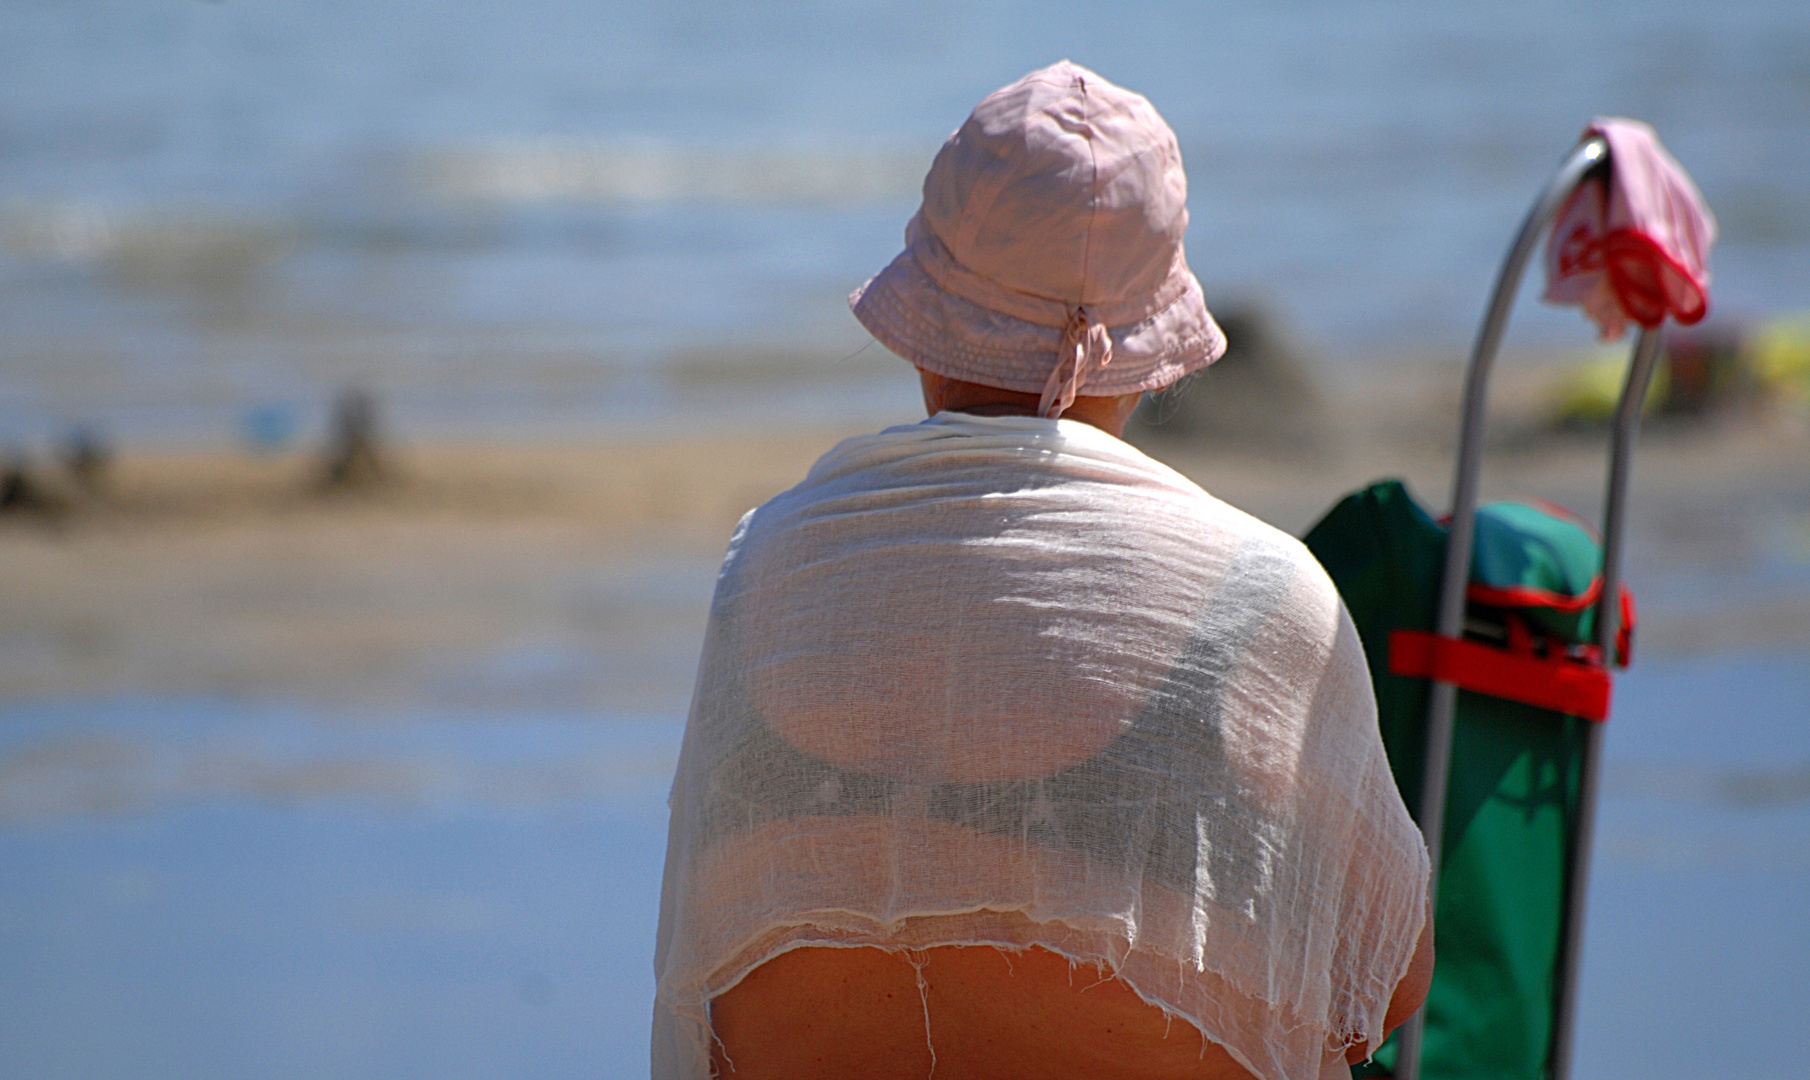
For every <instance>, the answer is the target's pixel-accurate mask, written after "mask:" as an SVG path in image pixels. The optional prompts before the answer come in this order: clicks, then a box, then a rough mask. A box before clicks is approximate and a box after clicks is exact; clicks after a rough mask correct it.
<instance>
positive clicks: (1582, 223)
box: [1545, 117, 1716, 341]
mask: <svg viewBox="0 0 1810 1080" xmlns="http://www.w3.org/2000/svg"><path fill="white" fill-rule="evenodd" d="M1594 136H1601V137H1602V138H1603V140H1604V141H1605V142H1606V143H1608V146H1609V168H1608V183H1607V185H1606V186H1605V184H1604V182H1603V180H1602V179H1601V178H1600V177H1599V176H1595V175H1592V176H1591V177H1589V178H1588V179H1586V180H1585V181H1584V182H1583V183H1580V184H1579V185H1578V186H1577V189H1576V190H1574V191H1573V192H1572V193H1571V197H1570V198H1569V199H1567V200H1566V201H1565V205H1564V207H1563V208H1562V209H1561V210H1560V211H1559V214H1558V217H1557V219H1556V220H1555V222H1554V224H1553V227H1552V235H1551V237H1549V238H1548V240H1547V242H1546V295H1545V299H1546V300H1547V301H1549V302H1551V303H1555V304H1578V305H1580V306H1582V307H1583V309H1584V313H1585V314H1586V315H1588V316H1589V317H1590V318H1591V319H1593V320H1595V322H1596V324H1597V326H1598V327H1600V328H1601V330H1602V338H1603V340H1604V341H1614V340H1615V339H1616V338H1619V337H1621V336H1622V334H1623V332H1625V331H1626V330H1627V326H1628V323H1629V321H1633V322H1637V323H1639V324H1640V325H1642V326H1645V327H1655V326H1658V325H1659V324H1660V323H1662V322H1664V321H1665V317H1666V316H1667V315H1670V316H1672V317H1673V318H1675V319H1677V320H1678V321H1679V322H1680V323H1683V324H1685V325H1687V326H1688V325H1690V324H1691V323H1694V322H1697V321H1698V320H1700V319H1702V318H1703V316H1704V313H1705V312H1707V311H1708V310H1709V248H1710V245H1711V244H1713V243H1715V242H1716V219H1715V217H1714V216H1712V215H1711V214H1710V212H1709V208H1708V207H1707V206H1706V205H1704V202H1703V195H1702V193H1701V192H1699V191H1698V190H1697V185H1696V184H1694V183H1692V182H1691V178H1690V175H1689V174H1688V173H1686V172H1685V171H1684V167H1683V166H1681V165H1679V164H1678V162H1677V160H1676V159H1674V158H1673V157H1672V155H1671V154H1669V153H1667V152H1666V149H1665V147H1664V146H1662V145H1660V142H1659V136H1657V135H1656V134H1654V132H1653V129H1652V128H1651V127H1649V126H1647V125H1646V124H1643V123H1641V122H1640V121H1638V120H1625V119H1622V118H1620V117H1598V118H1596V119H1595V120H1594V121H1592V122H1591V124H1590V126H1589V128H1587V129H1586V130H1585V131H1584V138H1586V139H1589V138H1592V137H1594Z"/></svg>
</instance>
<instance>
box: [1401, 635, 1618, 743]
mask: <svg viewBox="0 0 1810 1080" xmlns="http://www.w3.org/2000/svg"><path fill="white" fill-rule="evenodd" d="M1389 673H1390V674H1391V675H1408V676H1412V677H1414V678H1418V679H1437V680H1438V681H1440V682H1445V683H1451V684H1453V685H1454V686H1458V687H1462V688H1463V689H1465V690H1472V691H1475V692H1477V693H1479V694H1488V695H1489V696H1490V697H1498V698H1505V699H1507V700H1509V701H1519V702H1521V703H1523V704H1526V705H1532V706H1534V707H1535V708H1540V709H1551V710H1552V711H1554V712H1561V713H1567V714H1569V715H1571V716H1581V717H1583V718H1584V719H1586V720H1599V721H1600V720H1604V719H1607V718H1608V716H1609V673H1608V672H1607V671H1605V670H1603V668H1602V667H1601V666H1600V665H1598V664H1592V663H1586V662H1583V661H1579V660H1573V659H1570V658H1568V657H1564V656H1558V657H1554V658H1544V657H1536V656H1517V655H1515V654H1514V653H1510V652H1504V651H1503V650H1501V649H1496V648H1491V647H1490V646H1488V645H1485V644H1482V643H1481V642H1476V641H1454V640H1453V639H1451V638H1444V637H1440V636H1439V635H1437V634H1429V633H1426V632H1425V631H1421V630H1397V631H1395V632H1394V633H1392V634H1390V635H1389Z"/></svg>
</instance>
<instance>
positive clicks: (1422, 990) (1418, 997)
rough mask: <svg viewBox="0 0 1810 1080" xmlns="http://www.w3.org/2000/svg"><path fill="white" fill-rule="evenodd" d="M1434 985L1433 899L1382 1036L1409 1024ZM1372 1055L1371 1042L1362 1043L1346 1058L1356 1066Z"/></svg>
mask: <svg viewBox="0 0 1810 1080" xmlns="http://www.w3.org/2000/svg"><path fill="white" fill-rule="evenodd" d="M1432 985H1433V901H1432V900H1431V899H1429V900H1428V901H1427V921H1426V922H1425V923H1424V924H1422V925H1421V928H1420V940H1419V941H1417V942H1415V944H1414V956H1413V958H1412V959H1410V960H1409V961H1408V973H1407V974H1406V975H1403V976H1402V980H1401V982H1399V983H1397V984H1396V985H1395V994H1394V995H1393V996H1392V997H1390V998H1389V1008H1388V1009H1386V1010H1385V1011H1384V1012H1383V1038H1385V1039H1387V1038H1388V1037H1389V1033H1390V1032H1391V1031H1394V1030H1395V1029H1396V1028H1398V1027H1400V1026H1402V1025H1403V1024H1405V1023H1407V1021H1408V1017H1410V1016H1413V1015H1414V1010H1415V1009H1418V1008H1420V1004H1421V1002H1423V1001H1425V1000H1427V990H1428V989H1429V988H1430V987H1431V986H1432ZM1369 1056H1370V1044H1369V1043H1368V1042H1361V1043H1359V1044H1357V1045H1356V1046H1354V1047H1352V1048H1351V1049H1350V1050H1347V1051H1346V1052H1345V1060H1346V1061H1347V1062H1349V1063H1350V1064H1353V1065H1356V1064H1357V1063H1358V1062H1360V1061H1363V1060H1364V1059H1365V1058H1368V1057H1369Z"/></svg>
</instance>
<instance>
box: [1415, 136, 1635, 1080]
mask: <svg viewBox="0 0 1810 1080" xmlns="http://www.w3.org/2000/svg"><path fill="white" fill-rule="evenodd" d="M1608 155H1609V146H1608V144H1607V143H1606V142H1604V141H1603V140H1602V139H1601V138H1600V137H1598V138H1591V139H1586V140H1585V141H1584V142H1582V143H1581V144H1579V145H1578V146H1577V148H1576V149H1574V150H1572V151H1571V153H1570V154H1569V155H1568V156H1567V157H1566V158H1565V160H1564V162H1563V163H1562V164H1561V165H1560V166H1559V169H1558V171H1557V172H1556V173H1554V174H1553V176H1552V179H1551V180H1549V181H1547V183H1546V187H1545V188H1544V189H1543V190H1542V191H1541V192H1540V194H1539V197H1538V198H1536V199H1534V203H1533V206H1532V207H1530V208H1529V209H1528V211H1527V217H1526V218H1524V219H1523V220H1522V222H1521V229H1520V231H1519V232H1517V233H1516V234H1515V239H1514V243H1513V244H1511V245H1509V249H1508V258H1507V259H1506V260H1504V261H1503V263H1502V270H1501V272H1500V273H1498V274H1497V275H1496V287H1495V290H1494V291H1493V292H1492V293H1491V294H1490V302H1489V309H1488V311H1487V312H1486V313H1485V315H1484V317H1483V326H1482V328H1481V329H1480V330H1478V332H1477V342H1476V344H1475V345H1474V346H1473V347H1472V349H1471V361H1470V366H1469V368H1468V369H1466V372H1465V378H1464V411H1463V414H1462V415H1463V419H1462V421H1461V423H1460V427H1459V433H1458V469H1457V474H1456V476H1455V478H1454V479H1453V483H1452V528H1451V532H1450V534H1449V535H1448V537H1447V540H1446V553H1445V567H1444V570H1443V572H1442V574H1441V576H1440V581H1439V614H1438V617H1437V618H1436V619H1435V621H1434V624H1433V630H1434V632H1435V633H1437V634H1439V635H1440V636H1441V637H1448V638H1454V639H1456V638H1459V637H1461V636H1463V631H1464V592H1465V583H1466V581H1467V580H1468V579H1469V577H1470V570H1471V536H1472V531H1473V520H1472V519H1473V516H1474V514H1475V513H1476V509H1477V481H1478V477H1479V475H1480V474H1481V472H1482V466H1483V419H1484V408H1485V406H1486V405H1487V404H1488V400H1489V376H1490V369H1491V367H1492V366H1493V365H1494V364H1495V361H1496V353H1497V351H1498V350H1499V349H1500V348H1501V346H1502V334H1503V331H1505V330H1506V329H1507V328H1508V316H1509V313H1510V312H1511V311H1512V310H1514V306H1515V294H1516V293H1517V292H1518V291H1519V290H1520V287H1521V278H1522V276H1523V275H1524V274H1525V273H1526V271H1527V261H1528V259H1530V258H1532V256H1533V253H1534V249H1536V248H1537V247H1539V245H1540V240H1541V239H1542V237H1543V236H1544V234H1545V232H1546V229H1547V227H1548V226H1549V225H1551V224H1552V219H1553V218H1554V216H1556V215H1557V214H1558V211H1559V206H1560V205H1561V204H1562V203H1563V202H1564V201H1565V199H1566V197H1567V196H1569V195H1570V194H1571V191H1572V189H1573V188H1575V187H1576V186H1577V184H1578V181H1579V180H1581V179H1583V176H1584V174H1585V173H1587V172H1589V171H1590V170H1591V169H1593V168H1595V167H1597V166H1598V165H1600V164H1602V163H1603V162H1605V161H1607V160H1608ZM1636 415H1637V416H1638V415H1639V414H1638V412H1637V413H1636ZM1457 702H1458V688H1457V687H1456V686H1454V685H1452V684H1451V683H1447V682H1439V681H1435V682H1434V683H1433V685H1432V687H1431V689H1430V693H1429V695H1428V702H1427V746H1426V759H1425V764H1424V768H1423V770H1422V773H1421V788H1420V831H1421V835H1422V837H1423V838H1424V839H1425V840H1426V844H1427V855H1428V857H1429V858H1430V859H1431V861H1432V866H1433V873H1432V878H1431V880H1430V881H1429V882H1428V885H1427V889H1428V894H1429V898H1430V900H1431V901H1432V902H1434V903H1437V900H1438V891H1439V865H1440V855H1441V852H1440V844H1441V840H1442V839H1443V837H1444V832H1445V797H1446V777H1447V773H1448V772H1449V770H1450V766H1451V759H1452V721H1453V711H1454V709H1455V707H1456V705H1457ZM1425 1028H1426V1010H1425V1008H1424V1007H1423V1008H1422V1009H1421V1010H1420V1011H1418V1012H1416V1013H1415V1014H1414V1015H1413V1016H1412V1017H1411V1018H1409V1020H1408V1022H1407V1023H1405V1024H1403V1025H1402V1029H1401V1034H1400V1037H1399V1038H1400V1041H1399V1042H1398V1044H1397V1045H1398V1050H1397V1057H1396V1066H1395V1075H1396V1077H1397V1078H1398V1080H1419V1076H1420V1044H1421V1035H1422V1033H1423V1032H1424V1031H1425Z"/></svg>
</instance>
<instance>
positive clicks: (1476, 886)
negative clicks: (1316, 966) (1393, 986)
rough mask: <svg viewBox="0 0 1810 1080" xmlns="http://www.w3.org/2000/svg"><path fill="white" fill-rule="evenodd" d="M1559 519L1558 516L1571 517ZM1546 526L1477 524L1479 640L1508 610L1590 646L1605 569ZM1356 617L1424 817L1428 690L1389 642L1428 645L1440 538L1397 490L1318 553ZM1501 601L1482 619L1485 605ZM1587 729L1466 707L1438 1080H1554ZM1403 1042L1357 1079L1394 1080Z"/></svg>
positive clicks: (1470, 616) (1441, 967)
mask: <svg viewBox="0 0 1810 1080" xmlns="http://www.w3.org/2000/svg"><path fill="white" fill-rule="evenodd" d="M1561 513H1562V512H1561ZM1561 513H1554V512H1552V509H1547V508H1541V507H1534V506H1526V505H1523V504H1519V503H1496V504H1491V505H1489V506H1485V507H1482V508H1480V509H1479V510H1478V512H1477V526H1476V531H1475V537H1476V540H1475V545H1474V547H1473V557H1472V583H1473V589H1472V595H1473V598H1474V599H1473V601H1472V603H1471V605H1470V606H1469V608H1468V610H1467V625H1470V624H1472V623H1478V624H1481V625H1482V626H1483V627H1485V629H1486V630H1487V628H1488V627H1489V626H1490V625H1492V624H1494V623H1500V622H1501V620H1502V619H1504V618H1506V617H1508V616H1507V612H1508V611H1509V610H1511V609H1512V610H1513V612H1514V614H1515V615H1516V616H1519V617H1521V618H1524V619H1525V620H1526V623H1527V624H1528V625H1529V626H1531V627H1533V628H1534V629H1536V631H1537V632H1538V633H1539V634H1541V635H1551V636H1554V637H1557V638H1559V639H1561V640H1562V641H1563V642H1565V643H1568V644H1583V643H1585V642H1587V640H1588V635H1589V632H1590V618H1591V611H1590V605H1589V604H1588V603H1586V602H1583V601H1586V600H1589V599H1593V597H1594V592H1593V589H1594V588H1595V587H1596V584H1597V582H1598V580H1599V579H1598V578H1597V574H1598V567H1599V564H1600V562H1601V554H1600V548H1599V545H1598V544H1597V543H1596V541H1595V539H1594V537H1592V536H1591V535H1590V533H1589V531H1588V530H1587V529H1585V528H1584V527H1583V526H1581V525H1580V524H1579V523H1577V522H1576V521H1575V520H1573V519H1570V518H1569V517H1568V516H1561ZM1306 542H1307V546H1308V548H1309V549H1310V550H1312V551H1313V553H1314V555H1315V556H1316V557H1318V558H1319V560H1320V562H1321V563H1322V564H1323V565H1324V566H1325V567H1326V570H1327V572H1328V573H1329V574H1330V575H1331V576H1332V580H1333V582H1334V583H1335V584H1336V585H1337V586H1338V589H1339V593H1340V594H1341V595H1342V596H1343V597H1344V600H1345V604H1346V606H1347V607H1348V608H1350V610H1351V615H1352V619H1353V620H1354V621H1355V622H1356V625H1357V630H1358V634H1359V636H1360V637H1361V638H1362V639H1363V642H1364V650H1365V653H1366V654H1367V656H1368V659H1369V664H1370V674H1371V678H1372V680H1373V682H1374V684H1375V687H1376V698H1377V710H1378V718H1379V722H1380V724H1381V727H1382V735H1383V743H1384V746H1385V747H1386V748H1387V750H1388V753H1389V762H1390V767H1391V769H1392V770H1393V772H1394V774H1395V782H1396V785H1397V786H1398V787H1399V789H1400V790H1401V794H1402V798H1403V800H1404V801H1405V802H1406V803H1407V804H1408V809H1409V811H1410V812H1411V813H1413V814H1415V815H1416V817H1418V816H1419V811H1420V807H1419V805H1418V803H1419V799H1420V789H1421V773H1422V759H1423V757H1424V755H1425V747H1426V730H1425V727H1426V711H1427V695H1428V688H1429V684H1428V683H1427V682H1426V681H1425V680H1424V679H1418V678H1408V677H1404V676H1398V675H1391V674H1390V673H1389V634H1390V632H1391V631H1393V630H1398V629H1410V630H1431V629H1432V627H1433V623H1434V618H1435V611H1436V608H1437V606H1438V593H1439V576H1440V573H1441V572H1442V569H1443V566H1444V560H1445V542H1446V529H1445V527H1444V526H1442V525H1441V524H1440V523H1439V522H1437V521H1435V520H1433V518H1432V517H1431V516H1429V515H1428V514H1427V513H1426V511H1424V510H1423V509H1421V508H1420V507H1419V506H1418V505H1417V504H1416V503H1415V502H1414V500H1413V499H1412V497H1410V496H1409V495H1408V493H1407V491H1406V489H1404V488H1403V487H1402V485H1401V483H1400V482H1399V481H1385V482H1382V483H1378V484H1374V485H1372V486H1370V487H1368V488H1365V489H1364V490H1362V491H1359V492H1356V493H1354V494H1352V495H1349V496H1347V497H1346V498H1345V499H1344V500H1343V501H1342V502H1340V503H1339V504H1338V505H1337V506H1336V507H1334V508H1333V509H1332V511H1331V512H1329V513H1328V514H1327V515H1326V517H1325V518H1323V519H1322V520H1321V521H1320V523H1319V524H1317V525H1315V526H1314V528H1313V529H1312V531H1310V532H1309V533H1308V535H1307V539H1306ZM1479 596H1481V597H1483V598H1485V599H1487V600H1490V601H1499V602H1500V606H1496V607H1492V606H1490V605H1487V604H1480V603H1478V602H1477V599H1475V598H1476V597H1479ZM1587 723H1589V721H1586V720H1580V719H1578V718H1577V717H1573V716H1566V715H1562V714H1559V713H1554V712H1549V711H1546V710H1543V709H1538V708H1535V707H1533V706H1530V705H1524V704H1520V703H1517V702H1513V701H1507V700H1504V699H1501V698H1494V697H1486V696H1483V695H1481V694H1474V693H1471V692H1469V691H1460V692H1459V695H1458V707H1457V715H1456V727H1455V730H1454V733H1453V746H1452V772H1451V780H1450V787H1449V790H1448V795H1447V802H1446V818H1445V827H1444V833H1445V835H1444V840H1443V846H1444V859H1443V864H1442V866H1441V868H1440V879H1439V898H1438V903H1437V910H1436V911H1435V913H1434V926H1435V943H1436V947H1437V952H1438V960H1437V964H1436V967H1435V971H1434V976H1433V987H1432V990H1431V992H1430V993H1429V995H1428V998H1427V1027H1426V1036H1425V1041H1424V1043H1423V1047H1422V1057H1421V1076H1422V1077H1424V1078H1426V1080H1472V1078H1475V1080H1481V1078H1485V1077H1487V1078H1489V1080H1543V1078H1545V1077H1547V1076H1548V1075H1549V1073H1550V1060H1551V1042H1552V1029H1553V1019H1554V1017H1553V1005H1554V992H1555V988H1556V986H1557V978H1558V964H1559V948H1560V942H1561V932H1562V929H1563V924H1564V918H1565V898H1566V894H1567V889H1566V884H1567V883H1566V870H1565V868H1566V864H1567V855H1568V852H1569V846H1570V844H1571V842H1572V837H1573V835H1574V833H1575V828H1576V822H1577V820H1578V811H1579V806H1578V784H1579V777H1580V775H1581V769H1582V763H1583V751H1584V740H1585V732H1586V728H1585V725H1586V724H1587ZM1395 1042H1396V1040H1395V1039H1393V1038H1391V1039H1390V1040H1389V1041H1388V1042H1387V1043H1385V1044H1384V1045H1383V1047H1382V1048H1381V1049H1380V1050H1379V1051H1378V1052H1377V1054H1376V1058H1375V1060H1373V1061H1371V1062H1369V1063H1367V1064H1364V1065H1359V1066H1356V1067H1354V1068H1353V1070H1352V1073H1353V1075H1354V1076H1356V1077H1374V1076H1388V1075H1391V1073H1392V1069H1393V1066H1394V1064H1395V1050H1396V1047H1395Z"/></svg>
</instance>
